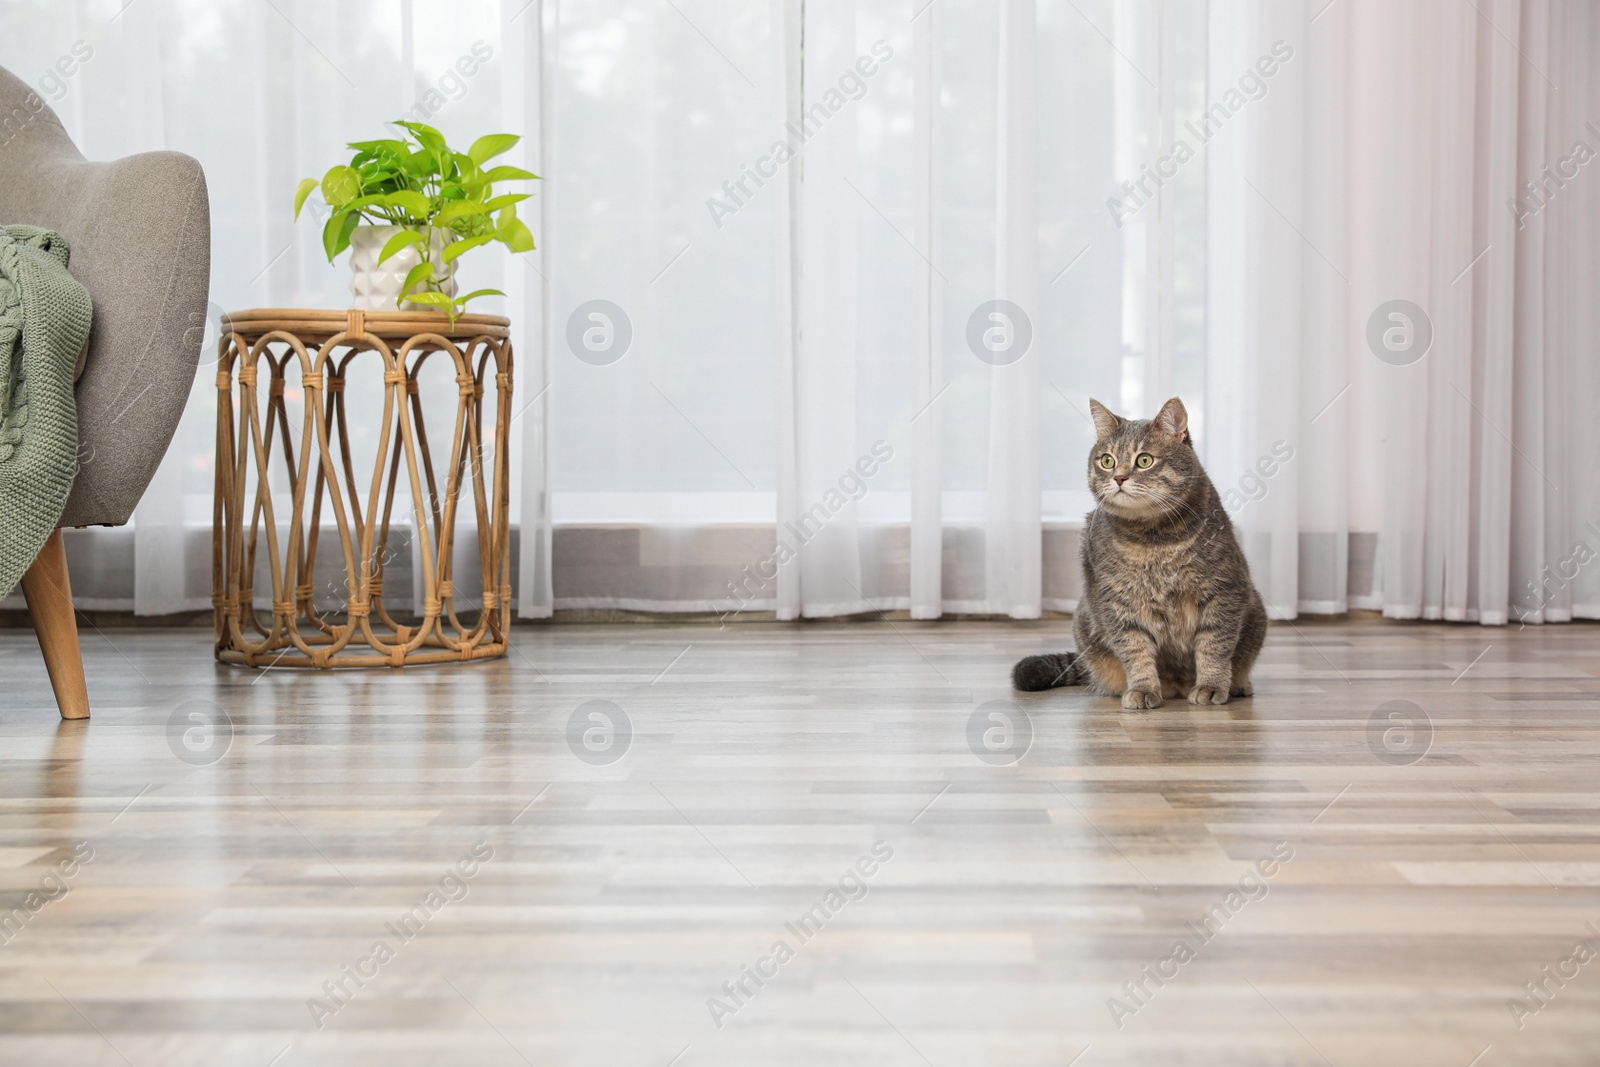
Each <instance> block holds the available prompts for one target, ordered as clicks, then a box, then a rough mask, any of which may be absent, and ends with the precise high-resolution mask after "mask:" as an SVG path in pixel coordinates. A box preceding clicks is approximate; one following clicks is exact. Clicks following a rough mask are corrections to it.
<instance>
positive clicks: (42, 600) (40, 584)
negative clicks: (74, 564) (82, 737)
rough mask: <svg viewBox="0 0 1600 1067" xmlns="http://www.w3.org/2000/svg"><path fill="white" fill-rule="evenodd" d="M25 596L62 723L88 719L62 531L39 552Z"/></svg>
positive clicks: (86, 691) (25, 581) (25, 583)
mask: <svg viewBox="0 0 1600 1067" xmlns="http://www.w3.org/2000/svg"><path fill="white" fill-rule="evenodd" d="M22 595H23V597H24V598H25V599H26V600H27V601H28V613H29V614H30V615H32V616H33V629H34V632H35V633H36V634H38V636H39V648H40V650H41V651H43V652H44V666H45V669H46V670H48V671H49V672H50V687H51V688H52V689H54V690H55V691H56V705H57V706H58V707H60V709H61V717H62V718H63V719H87V718H88V717H89V689H88V686H86V685H85V684H84V681H83V652H82V650H81V649H80V648H79V647H78V622H77V619H76V618H74V616H73V610H72V583H71V582H70V581H69V580H68V578H67V549H66V545H65V544H64V543H63V542H62V540H61V531H60V530H57V531H55V532H54V533H52V534H51V535H50V539H49V540H48V541H46V542H45V543H44V547H43V548H42V549H40V550H39V556H38V558H37V559H35V560H34V561H33V565H32V566H31V567H29V568H28V573H26V574H24V575H23V576H22Z"/></svg>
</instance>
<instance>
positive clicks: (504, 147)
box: [467, 133, 522, 163]
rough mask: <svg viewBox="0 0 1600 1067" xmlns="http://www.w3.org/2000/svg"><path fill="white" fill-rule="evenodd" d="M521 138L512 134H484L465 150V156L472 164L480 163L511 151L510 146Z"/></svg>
mask: <svg viewBox="0 0 1600 1067" xmlns="http://www.w3.org/2000/svg"><path fill="white" fill-rule="evenodd" d="M520 140H522V138H520V137H518V136H517V135H516V134H514V133H486V134H484V135H483V136H482V137H480V138H478V139H477V140H476V141H473V142H472V147H471V148H469V149H467V155H469V156H471V157H472V161H473V162H474V163H482V162H483V161H484V160H486V159H493V158H494V157H495V156H498V155H500V154H501V153H502V152H508V151H510V150H511V146H512V145H514V144H516V143H517V142H518V141H520Z"/></svg>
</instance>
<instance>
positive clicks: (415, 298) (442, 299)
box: [401, 293, 455, 311]
mask: <svg viewBox="0 0 1600 1067" xmlns="http://www.w3.org/2000/svg"><path fill="white" fill-rule="evenodd" d="M401 299H402V301H403V302H406V303H411V304H425V305H427V306H428V307H435V308H438V309H439V310H440V311H452V310H454V308H455V304H454V303H452V302H451V300H450V298H449V297H448V296H445V295H444V294H443V293H415V294H413V295H411V296H407V297H402V298H401Z"/></svg>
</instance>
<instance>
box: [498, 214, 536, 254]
mask: <svg viewBox="0 0 1600 1067" xmlns="http://www.w3.org/2000/svg"><path fill="white" fill-rule="evenodd" d="M510 210H511V209H510V208H507V209H506V211H510ZM495 236H497V237H498V238H499V239H500V240H501V241H502V242H504V244H505V246H506V247H507V248H509V249H511V251H513V252H532V251H533V231H532V230H530V229H528V224H527V223H525V222H523V221H522V220H521V219H519V218H517V217H516V216H512V217H511V218H506V217H505V212H504V211H503V212H501V213H500V226H499V228H498V229H497V230H496V231H495Z"/></svg>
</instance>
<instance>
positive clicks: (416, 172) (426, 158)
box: [400, 149, 439, 181]
mask: <svg viewBox="0 0 1600 1067" xmlns="http://www.w3.org/2000/svg"><path fill="white" fill-rule="evenodd" d="M400 167H401V169H402V170H404V171H405V172H406V173H407V174H409V175H411V176H412V177H413V178H416V179H418V180H419V181H425V180H427V179H428V178H431V177H433V176H435V175H437V174H438V173H439V157H438V156H435V155H434V154H433V153H432V152H429V151H428V150H427V149H422V150H420V151H416V152H412V153H411V154H410V155H408V156H406V157H405V158H404V159H402V160H401V161H400Z"/></svg>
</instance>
